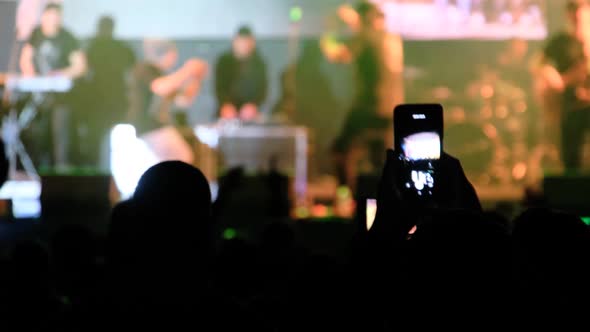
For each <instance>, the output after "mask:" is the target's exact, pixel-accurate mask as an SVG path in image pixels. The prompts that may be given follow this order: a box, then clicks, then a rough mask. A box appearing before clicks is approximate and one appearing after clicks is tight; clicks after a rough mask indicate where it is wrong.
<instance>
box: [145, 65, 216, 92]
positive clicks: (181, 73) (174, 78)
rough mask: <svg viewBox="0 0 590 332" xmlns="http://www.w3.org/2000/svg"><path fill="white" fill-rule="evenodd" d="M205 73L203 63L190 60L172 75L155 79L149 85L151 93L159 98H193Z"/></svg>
mask: <svg viewBox="0 0 590 332" xmlns="http://www.w3.org/2000/svg"><path fill="white" fill-rule="evenodd" d="M207 71H208V65H207V63H206V62H205V61H203V60H200V59H190V60H188V61H187V62H186V63H185V64H184V65H183V66H182V67H181V68H180V69H178V70H177V71H175V72H174V73H172V74H170V75H166V76H163V77H160V78H157V79H155V80H154V81H153V82H152V84H151V89H152V92H153V93H155V94H156V95H158V96H161V97H171V96H173V95H178V94H183V95H185V97H190V98H194V97H195V96H196V94H197V93H198V90H199V87H200V82H201V81H202V80H203V79H204V78H205V76H206V75H207Z"/></svg>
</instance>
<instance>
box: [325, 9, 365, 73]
mask: <svg viewBox="0 0 590 332" xmlns="http://www.w3.org/2000/svg"><path fill="white" fill-rule="evenodd" d="M337 14H338V18H339V19H340V21H341V22H344V23H345V24H346V26H348V28H349V29H350V30H351V31H352V32H357V31H358V30H359V29H360V17H359V15H358V13H357V12H356V11H355V10H354V8H352V7H351V6H350V5H342V6H340V7H339V8H338V12H337ZM320 48H321V50H322V53H323V54H324V56H325V57H326V59H328V61H330V62H335V63H350V62H352V59H353V54H352V52H351V50H350V48H349V47H348V45H346V44H345V43H342V42H340V41H338V39H337V38H336V37H335V35H334V34H332V33H329V32H327V33H325V34H324V35H323V36H322V37H321V39H320Z"/></svg>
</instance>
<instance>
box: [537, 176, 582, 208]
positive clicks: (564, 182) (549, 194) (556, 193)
mask: <svg viewBox="0 0 590 332" xmlns="http://www.w3.org/2000/svg"><path fill="white" fill-rule="evenodd" d="M589 189H590V176H567V177H546V178H545V179H544V180H543V190H544V193H545V200H546V202H547V204H548V205H549V207H551V208H553V209H558V210H563V211H567V212H571V213H575V214H578V215H584V216H586V215H589V216H590V195H588V190H589Z"/></svg>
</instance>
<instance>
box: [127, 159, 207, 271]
mask: <svg viewBox="0 0 590 332" xmlns="http://www.w3.org/2000/svg"><path fill="white" fill-rule="evenodd" d="M132 201H133V206H134V208H135V209H136V211H135V216H136V218H137V221H136V225H137V227H139V228H140V229H142V232H143V233H142V237H143V239H144V240H145V241H147V242H146V243H145V245H146V246H147V247H148V248H146V250H148V251H152V250H155V251H156V252H158V255H164V256H166V255H168V257H167V258H166V259H167V260H170V259H173V258H178V259H184V258H188V257H191V259H194V258H195V257H194V255H197V256H203V255H205V254H206V255H208V254H210V252H209V250H210V249H211V246H210V245H211V244H212V243H211V242H212V238H211V236H212V228H213V227H212V226H213V225H212V216H211V191H210V188H209V183H208V182H207V179H206V178H205V176H204V175H203V173H202V172H201V171H200V170H198V169H197V168H195V167H193V166H191V165H189V164H186V163H183V162H181V161H167V162H163V163H160V164H157V165H155V166H153V167H151V168H150V169H148V170H147V171H146V172H145V173H144V175H143V176H142V177H141V179H140V180H139V183H138V185H137V189H136V191H135V194H134V195H133V198H132ZM154 243H160V246H158V247H159V248H157V249H156V248H155V247H154Z"/></svg>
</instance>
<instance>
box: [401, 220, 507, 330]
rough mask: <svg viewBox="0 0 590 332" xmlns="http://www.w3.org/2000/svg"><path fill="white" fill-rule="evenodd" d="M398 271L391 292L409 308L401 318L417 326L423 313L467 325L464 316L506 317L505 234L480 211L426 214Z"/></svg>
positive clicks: (503, 319)
mask: <svg viewBox="0 0 590 332" xmlns="http://www.w3.org/2000/svg"><path fill="white" fill-rule="evenodd" d="M399 272H401V274H402V278H401V280H400V281H401V282H400V284H399V287H400V288H399V289H394V290H397V291H398V292H399V293H401V294H403V295H401V296H399V297H400V298H402V302H401V304H404V305H405V306H406V308H410V309H409V310H408V312H403V314H405V315H403V316H404V317H408V318H410V319H415V320H414V321H415V322H417V324H419V325H417V326H420V325H421V324H424V323H426V322H423V321H421V320H420V318H421V317H424V316H429V317H433V318H434V317H437V318H439V323H441V324H449V326H455V327H459V326H463V324H466V322H465V321H464V318H465V317H466V316H469V317H470V319H478V320H481V321H485V322H490V324H501V323H505V322H508V321H509V320H508V318H509V317H510V313H511V307H510V306H511V305H512V301H511V300H510V295H511V294H512V292H511V288H510V286H511V278H510V276H511V273H510V272H511V265H510V237H509V233H508V230H507V228H506V227H505V226H504V225H502V224H501V223H498V222H497V220H494V219H493V218H490V217H488V216H486V215H484V214H481V213H480V212H473V211H466V210H455V211H437V212H434V213H433V214H432V215H431V216H430V217H426V218H424V219H423V220H422V221H421V222H420V223H419V224H418V225H417V228H416V231H415V233H414V234H413V235H411V238H410V239H409V240H408V241H407V245H406V246H405V248H404V253H403V257H402V264H401V269H400V271H399ZM392 294H395V293H392ZM450 299H452V301H450ZM451 303H452V304H451ZM416 308H419V310H415V309H416ZM424 326H426V325H424ZM466 326H469V324H467V325H466ZM500 326H502V325H500Z"/></svg>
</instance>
